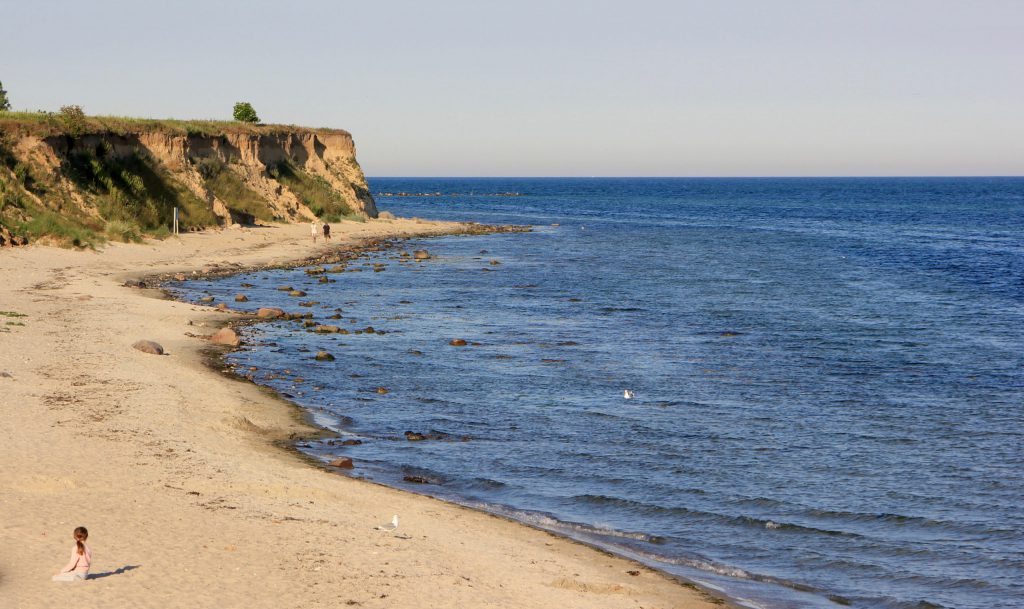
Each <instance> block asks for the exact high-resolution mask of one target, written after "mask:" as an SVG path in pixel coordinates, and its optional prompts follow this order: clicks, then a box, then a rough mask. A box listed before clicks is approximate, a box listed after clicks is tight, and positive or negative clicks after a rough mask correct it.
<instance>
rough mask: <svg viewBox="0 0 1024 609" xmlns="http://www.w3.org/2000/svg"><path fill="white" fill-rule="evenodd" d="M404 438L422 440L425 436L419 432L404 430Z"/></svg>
mask: <svg viewBox="0 0 1024 609" xmlns="http://www.w3.org/2000/svg"><path fill="white" fill-rule="evenodd" d="M405 439H406V440H408V441H410V442H422V441H423V440H426V439H427V437H426V436H425V435H423V434H421V433H416V432H415V431H407V432H405Z"/></svg>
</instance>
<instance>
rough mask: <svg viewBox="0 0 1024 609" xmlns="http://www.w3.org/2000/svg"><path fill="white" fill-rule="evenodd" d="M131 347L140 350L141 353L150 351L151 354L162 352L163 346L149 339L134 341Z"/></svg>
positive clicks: (161, 353) (160, 353)
mask: <svg viewBox="0 0 1024 609" xmlns="http://www.w3.org/2000/svg"><path fill="white" fill-rule="evenodd" d="M132 347H133V348H135V349H138V350H139V351H142V352H143V353H151V354H153V355H163V354H164V348H163V347H161V346H160V343H156V342H153V341H151V340H139V341H135V344H133V345H132Z"/></svg>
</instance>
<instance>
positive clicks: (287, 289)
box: [277, 285, 295, 292]
mask: <svg viewBox="0 0 1024 609" xmlns="http://www.w3.org/2000/svg"><path fill="white" fill-rule="evenodd" d="M294 289H295V288H293V287H292V286H290V285H283V286H280V287H278V288H277V291H278V292H291V291H292V290H294Z"/></svg>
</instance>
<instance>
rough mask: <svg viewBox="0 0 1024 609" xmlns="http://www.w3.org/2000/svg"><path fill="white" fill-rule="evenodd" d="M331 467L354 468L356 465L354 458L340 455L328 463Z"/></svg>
mask: <svg viewBox="0 0 1024 609" xmlns="http://www.w3.org/2000/svg"><path fill="white" fill-rule="evenodd" d="M328 465H330V466H331V467H340V468H341V469H352V468H354V467H355V465H354V464H353V463H352V459H350V458H348V457H338V458H336V459H334V460H333V461H331V462H330V463H328Z"/></svg>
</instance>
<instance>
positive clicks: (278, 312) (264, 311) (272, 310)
mask: <svg viewBox="0 0 1024 609" xmlns="http://www.w3.org/2000/svg"><path fill="white" fill-rule="evenodd" d="M284 316H285V312H284V309H279V308H277V307H260V308H259V309H257V311H256V317H262V318H268V317H269V318H271V319H275V318H278V317H284Z"/></svg>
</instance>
